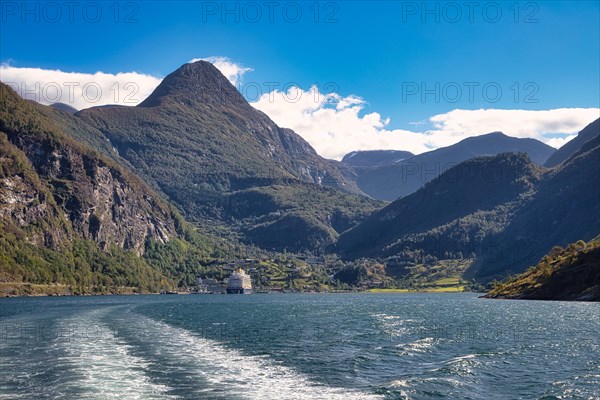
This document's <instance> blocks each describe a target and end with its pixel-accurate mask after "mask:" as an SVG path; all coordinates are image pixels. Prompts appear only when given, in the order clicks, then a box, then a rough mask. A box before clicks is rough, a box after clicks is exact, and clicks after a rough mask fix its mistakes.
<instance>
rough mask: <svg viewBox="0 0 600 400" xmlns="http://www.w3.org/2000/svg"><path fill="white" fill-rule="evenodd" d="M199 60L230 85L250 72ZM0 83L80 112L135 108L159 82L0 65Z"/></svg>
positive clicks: (217, 60) (224, 61)
mask: <svg viewBox="0 0 600 400" xmlns="http://www.w3.org/2000/svg"><path fill="white" fill-rule="evenodd" d="M198 60H200V59H199V58H198V59H194V60H192V61H190V62H195V61H198ZM202 60H205V61H209V62H211V63H213V64H214V65H215V67H217V68H218V69H219V70H220V71H221V73H223V75H225V76H226V77H227V79H229V81H230V82H231V83H233V84H234V85H235V84H236V83H238V82H240V79H241V77H242V76H243V75H244V74H245V73H246V72H248V71H251V69H250V68H245V67H242V66H240V65H238V64H235V63H234V62H232V61H231V60H229V59H228V58H225V57H208V58H203V59H202ZM0 80H1V81H2V82H4V83H6V84H8V85H9V86H11V87H12V88H13V89H15V90H16V92H17V93H19V95H20V96H21V97H23V98H25V99H28V100H34V101H37V102H38V103H42V104H46V105H49V104H52V103H65V104H69V105H71V106H73V107H75V108H76V109H78V110H82V109H84V108H89V107H95V106H103V105H107V104H120V105H123V106H136V105H138V104H139V103H141V102H142V101H144V99H145V98H146V97H148V96H149V95H150V94H151V93H152V92H153V91H154V89H156V87H157V86H158V85H159V84H160V82H161V81H162V78H161V77H156V76H152V75H147V74H141V73H138V72H120V73H117V74H107V73H104V72H96V73H94V74H88V73H80V72H64V71H61V70H51V69H42V68H19V67H13V66H11V65H8V64H2V65H0Z"/></svg>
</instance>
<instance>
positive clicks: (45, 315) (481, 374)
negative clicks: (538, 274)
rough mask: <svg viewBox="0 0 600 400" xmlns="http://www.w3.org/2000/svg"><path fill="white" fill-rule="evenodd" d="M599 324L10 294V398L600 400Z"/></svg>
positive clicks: (589, 308)
mask: <svg viewBox="0 0 600 400" xmlns="http://www.w3.org/2000/svg"><path fill="white" fill-rule="evenodd" d="M599 332H600V304H593V303H567V302H533V301H500V300H484V299H478V298H477V295H474V294H273V295H260V294H256V295H252V296H227V295H189V296H110V297H84V298H77V297H69V298H66V297H62V298H57V297H50V298H13V299H0V398H3V399H4V398H6V399H13V398H15V399H16V398H22V399H293V400H296V399H502V400H506V399H600V336H599Z"/></svg>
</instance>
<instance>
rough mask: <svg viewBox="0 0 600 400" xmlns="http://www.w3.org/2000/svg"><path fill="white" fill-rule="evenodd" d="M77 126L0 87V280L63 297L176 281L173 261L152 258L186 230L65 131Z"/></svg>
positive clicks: (122, 171)
mask: <svg viewBox="0 0 600 400" xmlns="http://www.w3.org/2000/svg"><path fill="white" fill-rule="evenodd" d="M52 116H60V118H56V119H53V118H52ZM80 125H81V122H80V121H78V120H76V119H75V117H73V116H72V115H71V114H68V113H66V112H63V111H58V110H55V109H53V108H50V107H46V106H42V105H39V104H36V103H33V102H28V101H25V100H23V99H21V98H20V97H19V96H18V95H17V94H16V93H15V92H14V91H13V90H12V89H10V88H9V87H8V86H6V85H4V84H0V182H1V183H2V184H1V185H0V204H1V205H2V207H1V208H0V247H1V249H2V251H1V252H0V281H1V282H16V283H15V285H16V286H14V290H17V292H18V290H19V289H18V285H17V283H19V282H26V283H28V284H38V285H55V286H56V285H59V286H60V285H62V286H65V287H67V286H68V287H69V289H65V290H66V291H69V292H71V293H74V292H78V293H89V292H104V291H106V290H122V288H124V287H125V288H129V289H128V290H137V291H158V290H159V289H160V288H161V287H165V286H169V287H170V286H171V285H173V284H176V281H175V278H174V275H171V274H169V273H168V270H169V268H175V266H174V265H173V264H169V263H168V262H167V263H166V264H162V265H163V266H164V267H165V268H164V269H162V268H157V265H158V264H159V263H162V261H163V260H160V259H159V258H157V257H158V256H159V254H160V253H161V252H162V253H164V255H166V254H167V253H168V252H169V251H172V249H171V247H172V246H174V245H178V244H181V243H184V242H186V240H187V239H186V236H191V235H192V233H191V232H190V231H189V228H188V227H187V226H186V224H185V223H184V221H183V219H182V217H181V216H180V215H179V214H178V213H177V211H176V210H175V209H174V208H173V207H171V206H170V205H169V204H168V203H167V202H165V201H164V200H163V199H162V198H161V196H160V195H158V194H157V193H156V192H154V191H153V190H152V189H150V188H149V187H148V186H147V185H146V184H145V183H144V182H143V181H142V180H140V179H139V178H138V177H137V176H135V175H134V174H132V173H131V172H130V171H128V170H127V169H126V168H123V167H122V166H120V165H118V164H117V163H116V162H115V161H114V160H112V159H110V158H108V157H105V156H103V155H101V154H100V153H99V152H97V151H95V150H92V149H91V148H89V147H88V146H86V145H84V144H82V143H81V142H79V141H78V140H76V138H74V137H72V136H70V135H69V132H72V131H79V128H78V126H80ZM87 130H88V134H91V133H93V129H92V128H90V127H88V128H87ZM96 135H101V133H100V132H96ZM96 139H98V138H96ZM169 249H171V250H169ZM203 252H204V253H203ZM197 254H207V253H206V250H205V249H203V248H202V246H201V245H198V247H197ZM165 258H166V257H165ZM151 260H152V261H151ZM179 272H182V270H180V271H179Z"/></svg>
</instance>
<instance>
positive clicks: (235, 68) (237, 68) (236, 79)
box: [189, 57, 252, 86]
mask: <svg viewBox="0 0 600 400" xmlns="http://www.w3.org/2000/svg"><path fill="white" fill-rule="evenodd" d="M196 61H208V62H209V63H211V64H213V65H214V66H215V67H217V68H218V69H219V71H221V73H222V74H223V75H225V77H226V78H227V79H228V80H229V82H231V83H232V84H233V85H234V86H235V85H237V84H238V83H240V82H241V80H242V76H244V74H245V73H246V72H250V71H252V68H246V67H242V66H241V65H239V64H236V63H234V62H233V61H231V60H230V59H229V58H227V57H206V58H193V59H191V60H190V61H189V62H190V63H194V62H196Z"/></svg>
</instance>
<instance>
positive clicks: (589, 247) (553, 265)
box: [486, 237, 600, 301]
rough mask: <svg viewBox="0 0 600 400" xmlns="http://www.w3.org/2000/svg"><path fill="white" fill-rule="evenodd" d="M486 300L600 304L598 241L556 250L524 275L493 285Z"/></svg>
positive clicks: (599, 238) (574, 244) (580, 242)
mask: <svg viewBox="0 0 600 400" xmlns="http://www.w3.org/2000/svg"><path fill="white" fill-rule="evenodd" d="M486 297H490V298H502V299H530V300H587V301H600V237H596V238H595V239H593V240H591V241H589V242H588V243H585V242H584V241H583V240H579V241H577V242H576V243H572V244H570V245H568V246H567V247H566V248H565V249H563V248H562V247H559V246H555V247H554V248H553V249H552V251H551V252H550V253H549V254H547V255H546V256H544V257H543V258H542V259H541V260H540V262H539V263H537V264H536V265H535V266H532V267H530V268H529V269H528V270H527V271H526V272H524V273H522V274H520V275H516V276H512V277H510V278H508V279H507V280H505V281H503V282H499V283H495V285H494V287H493V289H492V290H491V291H490V292H489V293H488V294H487V295H486Z"/></svg>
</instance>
